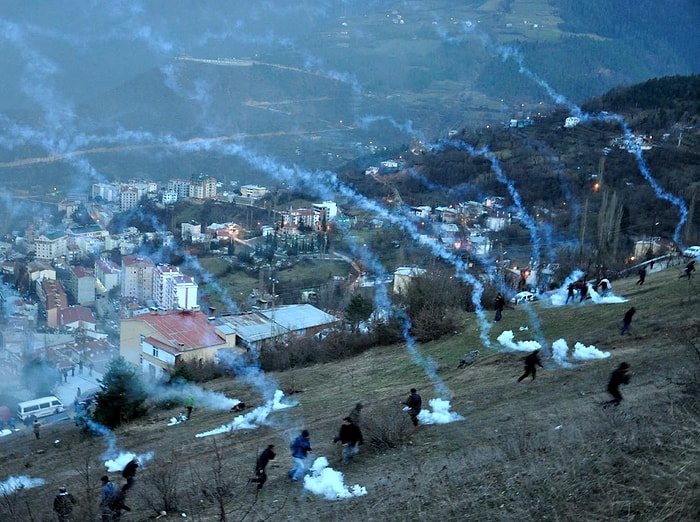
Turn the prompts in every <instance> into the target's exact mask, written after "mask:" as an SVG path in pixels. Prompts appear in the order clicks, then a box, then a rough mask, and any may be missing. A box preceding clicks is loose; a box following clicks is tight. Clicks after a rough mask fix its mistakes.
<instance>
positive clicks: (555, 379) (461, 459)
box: [0, 266, 700, 521]
mask: <svg viewBox="0 0 700 522" xmlns="http://www.w3.org/2000/svg"><path fill="white" fill-rule="evenodd" d="M679 272H680V268H679V267H677V266H672V267H670V268H663V267H658V266H657V269H656V270H655V271H653V272H652V273H651V274H650V275H649V276H648V277H647V281H646V283H645V284H644V286H637V285H635V279H632V278H630V279H625V280H620V281H614V282H613V290H614V292H615V293H616V294H617V295H621V296H624V297H626V298H628V299H629V302H627V303H620V304H607V305H594V304H591V303H585V304H583V305H581V304H578V303H577V304H575V305H568V306H567V307H558V308H557V307H551V306H549V305H548V304H547V303H546V302H545V301H541V302H537V303H535V304H533V305H532V306H531V308H528V307H524V306H520V307H518V308H517V309H514V310H510V309H507V310H506V311H505V313H504V319H503V321H501V323H498V324H495V325H492V328H491V331H490V333H489V338H490V339H491V342H492V343H494V348H495V346H496V345H497V343H496V342H495V339H496V337H497V336H498V335H499V334H500V333H501V332H502V331H505V330H511V331H513V332H515V336H516V337H515V338H516V340H526V339H530V338H533V337H534V338H542V339H545V340H546V342H547V343H548V345H550V344H551V343H552V342H553V341H555V340H556V339H559V338H564V339H565V340H566V341H567V343H568V344H569V346H570V347H573V345H574V343H575V342H582V343H583V344H585V345H594V346H596V347H597V348H598V349H600V350H603V351H609V352H610V353H611V356H610V357H609V358H607V359H601V360H595V361H586V362H580V363H576V364H575V367H574V368H571V369H564V368H562V367H559V366H557V365H556V364H554V362H552V361H551V360H545V362H544V364H545V369H543V370H540V372H539V373H538V377H537V380H535V381H534V382H530V381H526V382H522V383H517V382H516V378H517V376H518V375H519V374H520V373H521V371H522V368H521V357H522V353H508V352H504V351H495V350H489V349H486V348H485V347H484V346H482V345H481V343H480V342H479V340H478V339H479V329H478V328H477V325H476V324H475V317H474V316H473V315H470V316H467V317H465V319H464V328H463V329H462V331H460V332H459V333H457V334H456V335H455V336H454V337H452V338H450V339H448V340H445V341H440V342H436V343H431V344H428V345H424V346H418V347H417V348H418V349H419V350H420V352H421V353H422V354H423V355H425V356H428V355H429V356H431V357H433V358H434V360H435V362H436V363H437V378H438V379H439V380H441V381H442V382H443V383H444V385H445V386H446V387H447V389H448V390H449V392H448V393H447V395H448V397H444V398H447V399H449V400H450V401H451V406H452V411H455V412H458V413H460V414H462V415H464V416H465V420H464V421H461V422H454V423H451V424H445V425H433V426H427V425H426V426H419V427H418V428H417V429H415V430H414V429H413V428H412V427H411V426H410V425H407V424H409V423H408V422H407V421H408V419H407V416H406V415H405V414H404V413H402V412H400V411H398V410H399V402H400V401H402V400H403V399H405V396H406V395H407V390H408V388H409V387H411V386H415V387H417V388H418V389H419V391H420V392H421V393H422V395H423V399H424V404H426V405H427V402H428V400H429V399H431V398H434V397H435V396H436V392H435V382H436V380H432V381H431V379H430V378H428V377H427V376H426V374H425V372H424V371H423V370H422V368H421V367H420V366H418V365H416V364H414V363H413V362H412V359H411V357H410V354H409V353H408V352H407V350H406V349H405V347H404V346H393V347H387V348H380V349H376V350H373V351H371V352H367V353H365V354H363V355H361V356H359V357H356V358H353V359H349V360H346V361H342V362H337V363H333V364H324V365H317V366H314V367H312V368H305V369H298V370H294V371H290V372H285V373H282V374H278V375H271V376H270V377H274V378H275V379H277V380H278V381H279V383H280V387H281V389H283V390H286V391H287V392H290V391H292V390H294V391H296V393H294V394H293V395H292V396H291V397H292V398H293V399H296V400H298V401H299V405H298V406H297V407H295V408H292V409H289V410H284V411H281V412H277V413H273V414H272V416H271V417H270V419H274V424H273V425H271V426H267V427H260V428H258V429H257V430H252V431H245V430H243V431H234V432H231V433H228V434H224V435H217V436H212V437H204V438H195V437H194V435H195V434H196V433H201V432H203V431H207V430H209V429H212V428H215V427H218V426H220V425H222V424H224V423H227V422H229V421H230V420H231V415H232V414H229V413H217V412H209V411H205V410H204V409H201V408H200V409H198V408H195V412H194V414H193V417H192V419H191V420H190V421H188V422H186V423H184V424H180V425H176V426H171V427H168V426H167V422H168V419H169V418H170V417H171V416H172V415H174V414H176V413H177V411H178V410H177V408H176V409H172V410H154V411H152V412H151V414H150V415H149V417H148V418H147V419H145V420H143V421H140V422H136V423H133V424H130V425H128V426H125V427H123V428H121V429H119V430H118V431H116V432H115V435H116V447H117V448H119V449H120V450H122V451H131V452H135V453H138V454H146V453H147V452H153V453H154V457H153V459H152V460H150V461H148V462H147V463H146V466H145V468H144V469H143V471H142V472H141V473H140V474H139V481H138V483H137V486H136V488H135V490H134V492H133V493H132V494H131V495H130V499H129V502H128V503H129V505H130V506H131V507H132V509H133V511H132V512H131V513H130V514H129V516H128V518H129V519H131V520H147V519H148V518H149V517H151V516H153V515H154V514H155V509H162V506H163V500H162V499H163V498H168V499H171V501H172V500H173V499H174V500H175V501H176V502H177V511H178V512H184V513H186V514H187V518H188V519H190V520H200V521H208V520H224V518H219V517H218V515H217V503H216V494H215V492H216V487H217V484H218V486H219V487H221V488H224V490H225V491H226V492H227V494H226V495H225V496H224V497H223V500H222V505H224V506H225V509H226V511H227V516H226V518H225V520H300V519H310V520H339V519H343V520H359V519H365V520H368V521H370V520H371V521H375V520H376V521H394V520H395V521H400V520H409V519H412V520H415V519H418V518H420V519H421V520H436V521H437V520H475V521H476V520H479V521H482V520H515V519H521V520H581V519H582V518H585V519H587V520H678V521H685V520H688V521H689V520H696V519H697V517H698V514H700V493H699V491H700V483H699V479H698V477H700V464H699V463H700V442H699V441H700V437H699V435H700V433H699V432H700V429H699V427H700V411H698V407H697V395H698V391H699V389H700V380H699V379H700V373H699V372H698V367H699V362H700V358H699V356H700V352H698V344H697V343H698V338H699V337H700V336H699V335H698V334H699V333H700V327H699V326H698V321H697V314H698V310H700V307H699V306H698V304H699V302H700V297H699V295H698V281H697V277H696V278H695V279H694V280H692V281H691V282H687V281H680V280H678V274H679ZM629 306H635V307H636V308H637V314H636V316H635V318H634V321H633V324H632V335H630V336H625V337H620V335H619V324H620V320H621V317H622V314H623V313H624V311H625V310H626V309H627V308H629ZM490 314H491V312H488V316H489V318H490ZM524 326H528V328H529V330H527V331H521V327H524ZM538 327H539V328H540V330H539V334H537V333H536V332H538ZM475 348H478V349H479V350H480V351H481V356H480V358H479V360H478V361H477V363H475V364H474V365H472V366H470V367H467V368H466V369H457V362H458V361H459V359H460V357H461V355H462V354H464V353H465V352H467V351H470V350H473V349H475ZM621 361H627V362H629V363H630V364H631V366H632V371H633V376H632V380H631V383H630V384H629V385H628V386H625V387H623V389H622V393H623V395H624V397H625V401H624V402H623V403H622V405H621V406H619V407H616V408H615V407H610V408H607V409H606V408H603V407H601V405H600V403H601V402H602V401H605V400H607V398H608V397H607V394H606V393H605V392H604V389H605V384H606V382H607V378H608V376H609V373H610V372H611V370H612V369H613V368H614V367H616V366H617V365H618V364H619V363H620V362H621ZM207 387H208V388H210V389H212V390H216V391H220V392H223V393H225V394H226V395H227V396H229V397H237V398H239V399H241V400H244V401H245V402H247V403H248V405H249V406H257V404H258V401H259V400H260V399H259V397H258V395H257V393H256V391H255V390H253V389H250V388H248V387H247V386H245V385H244V384H243V383H241V382H239V381H237V380H235V379H221V380H218V381H216V382H211V383H208V384H207ZM357 401H362V402H363V403H364V405H365V409H364V410H363V426H365V427H366V429H365V436H366V437H367V438H368V439H369V438H370V433H369V432H370V427H372V426H376V425H382V426H385V427H393V429H395V430H396V432H397V433H402V432H403V431H404V430H405V433H406V436H405V438H404V439H403V440H402V442H400V443H399V444H397V445H396V446H395V447H393V448H384V449H377V448H373V447H372V445H371V444H366V445H365V446H363V449H362V452H361V454H360V455H359V456H358V457H356V459H355V460H354V461H353V462H352V463H351V464H350V465H349V466H348V467H347V468H346V469H343V471H344V472H345V473H346V475H345V483H346V484H347V485H353V484H356V483H357V484H360V485H362V486H364V487H365V488H366V489H367V495H366V496H360V497H356V498H352V499H346V500H339V501H328V500H325V499H323V498H322V497H319V496H316V495H313V494H310V493H309V492H305V491H304V490H302V488H301V487H300V485H299V484H296V483H291V482H290V481H289V480H288V479H287V478H286V475H285V473H286V470H287V469H288V466H289V465H290V464H291V462H290V459H289V456H288V450H287V444H288V440H289V438H290V437H292V436H295V435H296V434H297V431H298V430H299V429H300V427H301V426H304V427H306V428H308V429H309V430H310V431H311V442H312V445H313V447H314V450H315V452H314V455H315V456H326V457H328V458H329V460H330V462H331V466H334V467H336V468H337V469H340V466H339V465H338V460H337V459H338V457H337V448H334V447H333V444H332V438H333V436H334V435H335V433H336V431H337V428H338V427H339V425H340V419H342V417H344V416H345V415H346V414H347V412H349V410H350V409H351V408H352V406H353V405H354V404H355V403H356V402H357ZM54 440H60V441H61V442H60V444H58V445H57V447H56V446H54V444H53V441H54ZM269 443H274V444H276V445H277V450H278V457H277V459H276V460H275V461H273V463H272V465H271V466H270V467H269V469H268V474H269V475H270V480H269V481H268V483H267V484H266V486H265V488H264V489H263V490H262V491H261V492H260V494H259V495H257V496H256V492H255V489H254V488H253V487H252V486H251V485H248V484H247V479H248V478H249V475H250V472H251V469H252V466H253V463H254V459H255V454H256V452H258V451H260V450H261V448H263V447H265V445H267V444H269ZM106 447H107V445H106V440H104V439H103V438H99V437H97V438H92V437H88V438H84V437H82V436H80V434H79V433H78V431H77V429H76V428H75V427H74V426H73V425H72V424H70V423H67V422H66V423H62V424H56V425H51V426H46V427H45V428H44V434H43V435H42V438H41V439H40V440H34V438H33V436H32V434H31V432H30V430H26V429H25V430H23V431H22V432H19V433H16V434H13V435H12V436H9V437H5V438H3V439H0V449H1V450H2V469H3V475H4V476H3V477H2V480H5V479H6V477H7V476H13V475H14V476H17V475H29V476H31V477H34V478H43V479H45V480H46V484H45V485H44V486H41V487H38V488H34V489H26V490H22V491H19V492H17V493H15V494H13V495H9V496H7V495H6V496H4V497H2V502H0V517H1V518H4V519H7V518H6V517H8V516H12V517H14V518H13V519H14V520H30V519H31V520H48V517H49V512H50V503H51V499H52V498H53V495H54V493H55V491H56V487H57V486H58V485H63V484H65V485H67V486H68V487H69V489H70V490H71V491H72V492H73V493H74V494H75V495H76V496H77V497H78V498H79V499H80V500H81V504H80V506H79V509H80V510H81V511H80V513H81V516H83V517H84V518H78V520H92V518H90V516H89V515H88V513H94V512H95V509H96V507H95V506H96V503H97V499H98V495H99V488H98V483H99V476H100V475H101V474H103V472H104V468H103V466H102V462H103V461H104V457H102V453H103V452H104V451H105V449H106ZM30 512H31V517H30V515H29V513H30ZM583 513H585V515H583ZM170 518H174V516H173V515H172V514H171V516H170V517H169V518H168V519H170ZM178 518H180V517H179V515H178Z"/></svg>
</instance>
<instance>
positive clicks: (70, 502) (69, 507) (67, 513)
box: [53, 486, 78, 522]
mask: <svg viewBox="0 0 700 522" xmlns="http://www.w3.org/2000/svg"><path fill="white" fill-rule="evenodd" d="M77 503H78V501H77V500H75V497H74V496H73V495H71V494H70V493H68V491H67V490H66V488H65V487H64V486H61V487H60V488H58V495H56V496H55V497H54V499H53V510H54V511H55V512H56V516H57V517H58V522H70V520H71V513H73V506H75V504H77Z"/></svg>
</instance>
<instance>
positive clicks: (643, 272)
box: [635, 267, 647, 286]
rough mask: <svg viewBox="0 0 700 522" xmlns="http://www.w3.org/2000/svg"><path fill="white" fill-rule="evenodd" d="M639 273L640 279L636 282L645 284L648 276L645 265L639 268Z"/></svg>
mask: <svg viewBox="0 0 700 522" xmlns="http://www.w3.org/2000/svg"><path fill="white" fill-rule="evenodd" d="M637 275H639V279H637V282H636V283H635V284H638V285H640V286H641V285H643V284H644V281H645V280H646V278H647V269H646V268H644V267H641V268H640V269H639V272H637Z"/></svg>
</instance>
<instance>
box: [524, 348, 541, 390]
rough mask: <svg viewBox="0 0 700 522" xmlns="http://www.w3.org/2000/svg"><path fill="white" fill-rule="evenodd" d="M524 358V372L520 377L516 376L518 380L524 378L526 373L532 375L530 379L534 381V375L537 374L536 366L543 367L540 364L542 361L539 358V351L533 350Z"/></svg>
mask: <svg viewBox="0 0 700 522" xmlns="http://www.w3.org/2000/svg"><path fill="white" fill-rule="evenodd" d="M524 360H525V373H523V374H522V375H521V376H520V377H518V382H520V381H522V380H523V379H525V378H526V377H527V376H528V375H532V380H533V381H534V380H535V376H536V375H537V367H538V366H539V367H540V368H544V366H542V361H541V360H540V351H539V350H535V351H534V352H532V353H531V354H530V355H528V356H527V357H525V359H524Z"/></svg>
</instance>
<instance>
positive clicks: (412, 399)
mask: <svg viewBox="0 0 700 522" xmlns="http://www.w3.org/2000/svg"><path fill="white" fill-rule="evenodd" d="M404 405H405V406H406V407H407V408H408V414H409V415H410V416H411V422H412V423H413V425H414V426H418V414H420V412H421V410H422V409H423V399H421V397H420V395H418V392H417V391H416V389H415V388H411V394H410V395H409V396H408V399H406V400H405V401H404Z"/></svg>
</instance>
